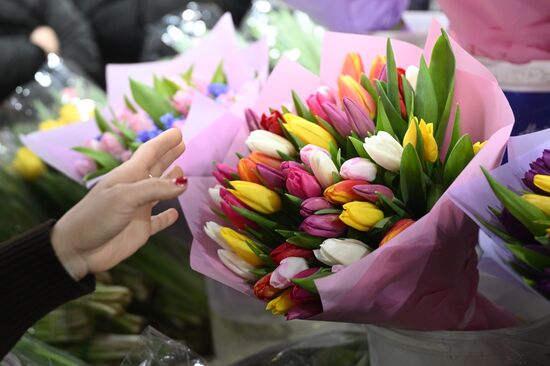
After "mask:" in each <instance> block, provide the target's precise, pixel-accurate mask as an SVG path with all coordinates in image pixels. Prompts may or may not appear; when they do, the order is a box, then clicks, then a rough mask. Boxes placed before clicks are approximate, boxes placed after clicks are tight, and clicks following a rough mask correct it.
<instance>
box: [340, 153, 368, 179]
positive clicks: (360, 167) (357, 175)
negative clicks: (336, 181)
mask: <svg viewBox="0 0 550 366" xmlns="http://www.w3.org/2000/svg"><path fill="white" fill-rule="evenodd" d="M376 173H377V168H376V164H374V163H373V162H372V161H370V160H369V159H364V158H353V159H349V160H347V161H346V162H345V163H344V164H342V166H341V167H340V175H341V176H342V178H344V179H361V180H366V181H368V182H372V181H373V180H375V179H376Z"/></svg>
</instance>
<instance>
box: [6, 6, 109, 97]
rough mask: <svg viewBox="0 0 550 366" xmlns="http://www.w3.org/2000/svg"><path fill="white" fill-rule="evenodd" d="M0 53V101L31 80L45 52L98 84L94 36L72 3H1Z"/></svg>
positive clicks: (99, 66) (98, 64) (98, 59)
mask: <svg viewBox="0 0 550 366" xmlns="http://www.w3.org/2000/svg"><path fill="white" fill-rule="evenodd" d="M0 50H1V52H0V70H1V71H2V76H1V77H0V101H1V100H3V99H5V98H6V97H7V96H8V95H10V94H11V93H12V92H13V90H14V89H15V88H16V87H17V86H19V85H21V84H23V83H25V82H27V81H29V80H31V79H32V78H33V76H34V74H35V73H36V71H37V70H38V69H39V68H40V66H41V65H42V64H43V63H44V61H45V60H46V56H47V54H48V53H56V54H58V55H60V56H61V57H63V59H64V60H65V61H66V62H67V64H68V65H69V66H70V67H72V68H73V69H76V71H79V72H81V73H84V74H85V75H86V76H88V77H90V78H92V79H93V80H95V81H96V82H101V78H102V74H103V73H102V64H101V57H100V54H99V51H98V48H97V45H96V43H95V40H94V36H93V33H92V31H91V28H90V26H89V24H88V22H87V21H86V19H85V18H84V16H83V15H82V14H81V13H80V12H79V11H78V9H76V8H75V6H74V4H73V3H72V2H71V0H2V1H0Z"/></svg>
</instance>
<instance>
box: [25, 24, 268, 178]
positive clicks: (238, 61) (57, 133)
mask: <svg viewBox="0 0 550 366" xmlns="http://www.w3.org/2000/svg"><path fill="white" fill-rule="evenodd" d="M267 65H268V64H267V51H266V49H265V44H264V43H263V42H258V43H255V44H252V45H250V46H249V47H247V48H245V49H240V48H238V47H237V41H236V39H235V35H234V28H233V24H232V22H231V18H230V16H229V15H226V16H224V17H223V18H222V19H221V20H220V21H219V23H218V25H217V26H216V27H215V28H214V30H212V32H211V33H210V34H209V35H208V36H207V37H206V38H205V39H204V41H203V42H202V43H201V45H200V46H198V47H197V48H194V49H192V50H190V51H189V52H187V53H186V54H185V55H180V56H177V57H176V58H174V59H172V60H169V61H158V62H150V63H141V64H132V65H110V66H109V67H108V68H107V95H108V99H109V105H110V107H111V108H112V111H111V112H110V116H109V117H104V116H107V114H106V113H105V112H103V113H96V118H95V121H88V122H85V123H82V124H79V125H75V126H67V127H64V128H61V129H57V130H54V131H45V132H36V133H32V134H30V135H26V136H23V137H22V139H23V141H24V143H25V144H26V145H27V146H28V147H29V148H30V149H31V150H32V151H34V152H35V153H37V154H38V155H39V156H40V157H41V158H42V159H43V160H44V161H46V162H47V163H48V164H50V165H52V166H53V167H55V168H56V169H58V170H60V171H61V172H63V173H64V174H66V175H67V176H69V177H70V178H72V179H74V180H76V181H82V178H83V177H85V178H86V179H90V178H93V177H97V176H99V175H102V174H104V173H106V172H108V171H109V170H111V169H113V168H114V167H116V166H117V165H118V164H120V163H121V162H123V161H124V160H126V159H128V158H129V157H130V156H131V153H132V151H133V150H135V148H137V146H139V144H140V143H141V142H143V141H146V140H148V139H149V138H152V137H154V136H155V135H157V134H158V133H160V131H161V130H163V129H166V128H170V127H172V126H174V123H175V126H178V127H179V128H181V129H182V132H183V135H184V139H185V142H186V145H187V153H186V154H185V156H183V157H182V158H181V159H180V160H179V161H178V162H177V164H179V165H180V166H182V168H183V169H184V170H185V171H186V174H188V175H190V176H193V175H204V174H207V172H208V171H209V168H208V167H209V165H210V163H211V161H212V160H216V159H222V158H223V157H224V156H225V151H226V149H227V147H228V146H225V147H224V146H223V141H224V139H226V138H228V137H229V138H231V137H232V136H234V135H235V134H236V133H237V131H238V130H239V128H240V127H241V124H242V123H243V122H244V121H243V119H242V118H240V117H237V116H239V115H242V111H243V110H244V108H245V107H247V106H249V105H251V104H252V103H254V101H255V98H256V97H257V95H258V93H259V88H260V84H261V80H262V79H263V78H265V76H266V74H267ZM128 80H130V82H128ZM151 81H153V83H152V84H153V86H149V85H150V84H151ZM197 91H198V92H197ZM130 95H131V96H132V97H133V99H134V101H133V102H131V101H130V100H129V98H128V96H130ZM134 102H135V103H134ZM137 106H139V107H140V110H138V108H137ZM108 120H110V122H108ZM220 131H223V133H220ZM200 136H202V139H201V138H200ZM208 136H209V137H211V138H212V139H213V140H211V142H212V143H215V144H214V146H218V147H219V148H218V149H208V150H204V148H203V147H204V146H203V145H202V143H203V141H204V139H205V138H207V137H208ZM221 136H223V138H222V137H221ZM218 139H219V140H220V141H218ZM199 140H200V141H199ZM75 148H76V149H75ZM75 150H78V151H75ZM88 184H93V181H88Z"/></svg>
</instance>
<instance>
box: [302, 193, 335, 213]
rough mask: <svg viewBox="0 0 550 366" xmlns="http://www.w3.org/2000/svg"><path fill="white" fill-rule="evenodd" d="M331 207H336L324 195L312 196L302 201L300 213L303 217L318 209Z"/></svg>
mask: <svg viewBox="0 0 550 366" xmlns="http://www.w3.org/2000/svg"><path fill="white" fill-rule="evenodd" d="M330 208H334V206H333V205H331V204H330V203H329V202H328V201H327V200H326V199H324V198H323V197H312V198H308V199H306V200H304V201H303V202H302V204H301V205H300V215H302V216H303V217H309V216H311V215H313V214H314V213H315V212H317V211H320V210H327V209H330Z"/></svg>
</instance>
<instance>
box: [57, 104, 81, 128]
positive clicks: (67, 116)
mask: <svg viewBox="0 0 550 366" xmlns="http://www.w3.org/2000/svg"><path fill="white" fill-rule="evenodd" d="M80 119H81V118H80V113H78V109H77V108H76V105H74V104H64V105H63V106H62V107H61V108H59V121H60V122H62V123H63V124H69V123H74V122H79V121H80Z"/></svg>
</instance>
